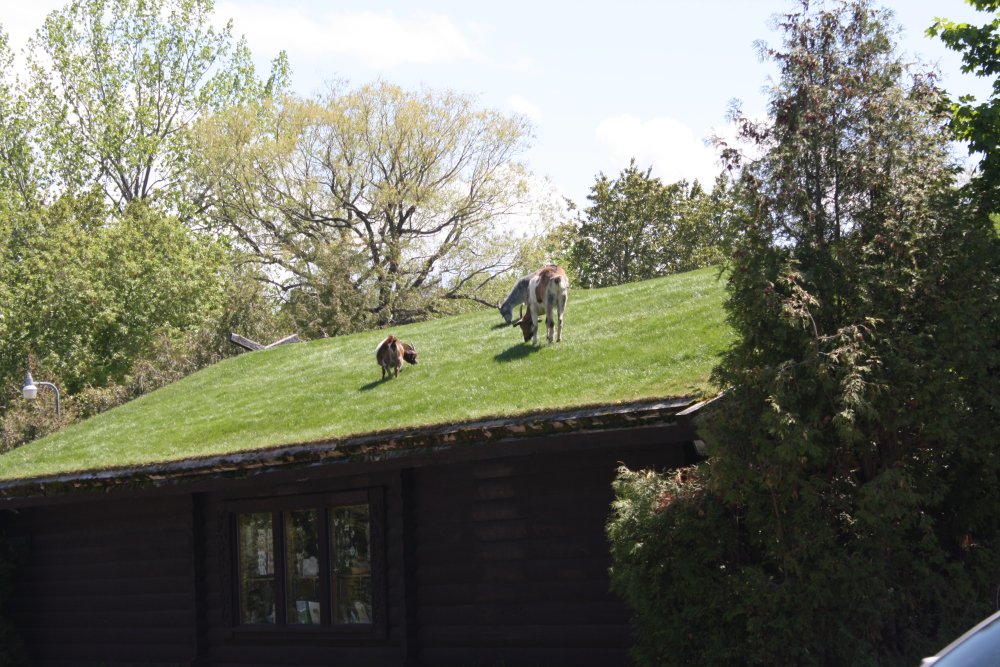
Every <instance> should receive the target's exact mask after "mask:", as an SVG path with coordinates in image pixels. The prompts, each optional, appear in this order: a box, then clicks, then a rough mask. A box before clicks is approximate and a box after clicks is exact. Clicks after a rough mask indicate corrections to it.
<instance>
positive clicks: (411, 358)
mask: <svg viewBox="0 0 1000 667" xmlns="http://www.w3.org/2000/svg"><path fill="white" fill-rule="evenodd" d="M403 361H405V362H406V363H408V364H416V363H417V350H416V348H415V347H413V346H412V345H410V344H409V343H403Z"/></svg>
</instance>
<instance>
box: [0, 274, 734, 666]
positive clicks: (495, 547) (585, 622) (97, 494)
mask: <svg viewBox="0 0 1000 667" xmlns="http://www.w3.org/2000/svg"><path fill="white" fill-rule="evenodd" d="M672 289H673V287H672ZM706 293H707V292H706ZM707 294H709V295H708V296H707V297H705V298H706V299H708V301H709V302H710V305H712V307H713V308H715V307H716V305H715V304H717V303H718V302H719V301H720V300H721V290H718V291H716V292H711V293H707ZM685 298H689V297H687V296H685ZM699 298H701V297H699ZM576 305H577V309H578V310H577V311H576V312H577V316H578V317H579V320H575V321H577V322H579V324H578V326H579V330H578V331H579V335H580V337H577V336H574V341H573V343H572V344H570V345H569V346H567V343H563V345H562V346H560V347H558V348H556V347H553V348H544V349H543V348H530V347H527V346H523V345H521V344H518V345H517V346H516V347H512V348H510V350H511V352H510V353H509V354H507V353H506V352H500V353H497V354H495V355H493V356H491V357H486V359H487V360H494V361H495V363H496V364H498V365H503V364H506V365H508V366H513V365H515V364H523V365H524V367H525V368H531V366H530V365H531V364H535V365H539V364H542V363H544V357H541V356H539V355H544V354H551V355H555V354H573V355H576V354H580V355H581V356H584V357H586V356H587V354H585V349H584V348H575V347H573V346H574V345H579V346H582V345H583V342H582V337H584V336H585V331H586V316H585V313H586V310H587V296H586V295H583V296H581V298H580V299H579V300H578V302H577V304H576ZM702 305H704V304H702ZM482 317H483V319H482V322H484V323H485V322H487V316H486V315H483V316H482ZM595 317H601V316H600V314H596V315H595ZM713 317H714V316H713ZM648 325H649V322H648V321H642V322H639V323H638V324H637V326H642V327H648ZM427 326H428V327H430V325H427ZM712 326H713V327H717V328H722V327H723V326H724V325H723V324H722V315H721V310H720V312H719V315H718V321H717V322H716V323H715V324H713V325H712ZM483 327H484V330H485V331H486V332H487V333H486V334H484V336H486V337H487V339H488V340H496V341H503V340H506V336H504V335H503V334H505V333H506V329H501V330H495V329H493V328H490V327H489V325H488V324H484V325H483ZM462 330H463V331H467V330H468V327H467V326H463V327H462ZM431 331H433V330H432V329H430V328H427V329H426V330H425V329H420V328H416V329H414V330H412V331H407V337H408V338H409V339H410V340H412V341H414V342H415V343H417V345H418V346H420V347H421V349H422V355H423V356H422V361H421V365H420V366H416V367H414V374H413V375H411V376H409V377H408V378H407V382H406V383H395V382H394V383H381V382H371V383H368V384H362V385H361V386H360V387H358V386H357V385H354V386H351V387H348V388H346V389H345V390H344V391H345V392H348V391H349V393H351V394H356V395H357V396H359V397H360V399H359V400H360V401H361V402H362V403H363V402H365V401H368V400H370V398H369V397H370V396H371V395H373V394H377V393H378V392H389V391H393V392H405V391H410V390H411V387H412V391H414V392H416V394H415V396H417V395H418V394H420V393H426V391H425V390H424V389H421V387H420V386H418V385H419V382H420V380H421V376H420V375H419V373H428V374H433V373H435V372H443V371H441V370H440V369H441V367H443V366H444V365H445V360H444V359H443V358H444V355H446V354H448V353H452V352H453V353H454V354H455V355H458V356H460V355H463V354H466V355H468V354H470V353H469V352H468V351H465V350H463V349H461V348H460V347H459V346H457V344H450V343H448V342H447V341H446V342H445V343H440V344H437V345H435V344H434V343H433V341H431V342H430V343H427V344H422V341H424V340H426V338H427V336H429V333H428V332H431ZM612 334H613V335H614V336H616V337H620V336H621V335H622V329H621V328H619V329H617V330H615V331H614V332H612ZM422 335H423V338H421V336H422ZM609 335H611V334H609ZM491 336H492V337H493V338H489V337H491ZM381 337H382V336H380V335H378V334H377V332H375V333H372V334H369V335H368V338H367V339H366V338H364V336H361V337H360V338H359V339H358V341H357V343H356V345H355V344H354V343H352V342H351V337H345V340H344V341H333V342H330V341H314V342H310V343H304V344H301V345H295V346H283V347H282V348H278V349H275V350H269V351H261V352H254V353H252V355H244V356H242V357H239V358H237V359H235V360H230V361H228V362H223V364H220V365H219V366H220V367H219V368H218V369H213V368H210V369H206V370H205V371H201V372H200V373H198V374H195V375H194V376H192V377H190V378H186V379H185V380H182V381H180V382H179V383H177V384H176V385H172V386H171V387H168V388H166V390H161V391H160V392H157V393H156V394H154V395H151V396H150V397H144V399H141V400H139V401H136V402H134V403H132V404H127V405H125V406H122V407H121V408H116V409H115V410H112V411H111V412H109V413H105V414H104V415H98V416H97V417H95V418H92V419H91V420H88V422H84V423H83V424H80V425H77V426H79V427H80V428H76V427H72V428H70V429H67V433H66V434H65V435H64V434H56V436H59V437H55V438H53V437H50V438H46V439H43V440H41V441H37V442H35V443H31V444H30V445H26V446H25V447H23V448H21V449H19V450H14V451H13V452H9V453H6V454H4V455H0V530H2V533H3V536H4V539H6V540H7V542H8V544H9V545H10V546H11V547H13V551H14V553H16V555H17V557H16V562H15V573H16V574H15V578H14V587H13V591H12V592H11V595H10V597H9V598H8V599H6V600H4V601H3V613H4V614H5V615H6V616H7V617H8V618H9V619H10V620H11V621H12V622H13V625H14V628H15V630H16V632H17V634H18V636H19V637H20V639H21V641H22V642H23V643H24V646H25V649H26V651H27V654H28V657H29V659H30V664H32V665H36V666H38V667H62V666H69V665H74V666H77V665H92V666H93V667H98V666H101V667H125V666H126V665H128V666H133V665H134V666H140V665H141V666H146V667H150V666H157V667H159V666H163V667H166V666H167V665H184V666H192V667H194V666H198V667H204V666H219V667H235V666H237V665H241V666H248V665H255V666H265V665H273V666H284V667H289V666H296V665H303V666H305V665H317V666H318V665H338V666H352V665H356V666H359V667H360V666H362V665H363V666H365V667H378V666H386V667H389V666H392V667H397V666H407V667H416V666H427V667H447V666H455V667H459V666H462V667H472V666H481V667H514V666H525V667H546V666H547V667H561V666H564V667H569V666H573V667H585V666H588V665H594V666H598V665H599V666H601V667H614V666H618V665H620V666H625V665H629V664H630V659H629V649H630V646H631V643H632V630H631V628H630V626H629V610H628V608H627V607H626V605H625V604H624V602H622V601H621V600H620V599H619V598H617V597H616V596H615V595H614V594H613V593H612V592H610V590H609V577H608V567H609V565H610V556H609V549H608V544H607V540H606V537H605V523H606V521H607V519H608V515H609V507H610V504H611V502H612V500H613V494H612V489H611V482H612V480H613V479H614V477H615V474H616V471H617V469H618V467H619V466H620V465H627V466H629V467H630V468H633V469H634V468H657V469H670V468H676V467H680V466H686V465H690V464H692V463H695V462H696V461H698V460H700V456H699V452H698V450H697V447H696V443H697V434H696V432H695V427H694V424H693V423H692V417H693V416H694V415H695V414H696V413H697V412H698V411H699V410H700V408H701V406H702V405H703V403H701V402H699V401H698V400H697V399H696V398H693V397H691V396H684V395H676V394H675V395H674V396H666V397H656V396H652V397H640V398H638V399H633V400H627V401H620V400H609V401H606V402H604V403H591V404H587V405H566V406H555V407H553V406H551V405H550V406H542V407H536V408H519V409H516V410H511V411H509V412H508V413H506V414H500V415H497V414H486V415H481V416H474V417H468V418H464V419H457V420H452V421H449V422H446V423H432V424H425V425H419V424H417V425H408V423H407V421H406V420H407V419H408V418H410V417H409V416H408V415H406V414H403V415H402V416H400V417H399V420H401V421H399V420H397V421H396V422H393V421H392V419H391V418H390V417H391V416H385V420H386V422H385V423H386V424H387V427H386V428H382V429H377V430H372V431H369V432H360V433H358V432H350V431H348V432H347V433H345V434H343V435H337V434H336V433H337V432H336V430H335V429H334V430H333V431H332V432H333V433H334V435H332V436H329V437H305V436H303V435H302V434H300V433H298V432H295V433H289V434H287V436H286V435H283V434H282V432H281V429H280V428H277V427H276V431H277V432H278V435H277V436H276V438H277V439H274V440H272V441H270V442H269V443H268V444H267V445H266V446H262V445H260V444H257V443H252V442H251V441H250V435H249V434H250V432H251V429H250V428H249V427H248V428H247V432H246V433H243V432H240V433H238V434H236V436H234V437H238V438H239V437H246V438H247V439H248V440H247V444H246V445H240V446H236V447H231V448H229V449H226V450H225V451H216V450H214V449H212V448H211V447H209V446H208V445H209V444H210V443H209V442H208V441H209V440H211V438H213V437H214V438H218V437H219V436H209V435H207V434H208V433H210V431H208V430H198V429H200V428H202V426H203V425H202V424H201V422H202V421H211V419H207V420H205V419H199V418H198V417H197V415H192V414H191V413H192V412H193V410H192V409H191V407H190V406H191V405H192V404H193V403H184V400H187V399H190V397H191V396H192V395H195V394H199V393H207V392H211V391H212V387H215V386H218V387H220V388H218V389H217V391H218V392H219V393H218V394H217V395H213V396H210V397H209V398H205V397H201V398H199V399H198V400H199V401H201V402H205V401H208V402H210V403H213V402H214V404H216V405H217V406H218V407H217V410H218V411H219V412H224V411H227V410H228V411H229V412H234V411H243V412H245V418H246V421H247V423H248V424H255V425H256V426H255V427H254V428H257V429H260V428H263V427H262V426H261V424H262V423H264V422H267V421H268V419H273V420H278V419H279V418H281V416H282V415H284V412H279V411H275V412H273V413H267V414H268V415H271V416H270V417H268V416H267V415H265V416H263V417H261V416H259V415H257V414H256V413H257V412H258V411H262V410H265V408H269V407H271V406H272V404H278V403H280V402H281V401H280V400H277V399H275V398H274V397H273V396H269V397H267V398H266V400H263V401H262V404H261V406H256V407H254V406H248V405H247V404H246V403H245V402H243V403H239V405H240V406H241V407H240V408H238V409H237V408H231V407H229V404H227V402H226V401H227V400H231V401H233V404H236V403H237V400H236V398H234V397H232V396H231V395H229V394H227V393H226V392H227V391H230V390H229V389H227V388H226V387H225V386H224V385H226V383H227V382H229V381H230V378H231V377H233V376H238V375H241V374H245V373H251V372H253V371H252V369H253V368H254V364H256V363H257V361H255V360H254V359H253V357H255V355H269V356H264V357H259V359H260V360H261V362H260V363H261V364H264V363H266V362H268V360H270V359H272V358H274V359H277V360H278V361H279V362H280V363H279V364H278V365H277V366H276V367H279V368H282V369H287V368H288V367H289V365H290V364H292V363H294V362H297V361H299V360H301V364H302V372H303V373H307V372H311V371H310V370H309V369H312V368H313V366H315V365H319V364H318V362H317V360H322V359H331V358H337V359H339V358H340V357H341V356H342V353H341V351H340V350H341V348H336V350H335V351H336V354H332V353H331V352H329V350H330V347H331V346H334V345H349V344H350V345H353V347H356V348H357V350H358V362H357V368H358V369H359V370H358V371H357V372H358V374H359V378H365V377H368V376H370V375H371V370H370V369H371V367H372V366H371V360H370V354H371V352H370V351H371V349H372V346H373V345H374V342H375V341H377V340H379V339H381ZM704 341H705V336H704V335H702V336H700V337H699V338H698V341H697V344H698V345H704ZM498 344H499V343H498ZM601 344H603V343H601ZM678 344H679V343H678ZM452 348H455V349H454V350H453V349H452ZM470 349H474V348H470ZM524 350H528V351H529V352H524ZM484 354H490V353H488V352H487V353H484ZM679 354H685V355H686V354H687V353H686V352H684V351H683V350H682V351H681V352H679ZM310 355H312V356H310ZM522 355H529V356H522ZM590 357H591V358H592V357H593V355H590ZM307 359H308V361H307ZM472 363H473V364H474V365H476V366H477V367H479V368H482V367H485V366H488V365H489V364H488V363H483V362H482V361H481V360H472ZM655 363H658V362H655V360H654V365H655ZM663 363H664V364H669V363H670V361H669V360H664V361H663ZM330 367H331V368H332V362H331V366H330ZM642 371H643V372H644V373H649V371H650V364H649V363H647V364H645V365H644V366H643V367H642ZM315 372H316V374H317V375H316V376H315V377H320V375H321V374H323V373H325V374H330V373H331V372H332V371H329V370H324V369H319V370H316V371H315ZM699 373H701V374H703V375H705V376H707V372H705V369H702V370H701V371H699ZM278 375H279V374H277V373H271V374H269V376H268V377H269V378H274V377H277V376H278ZM506 375H512V376H513V377H514V379H515V380H517V379H518V374H517V373H509V372H505V376H506ZM308 377H310V378H311V377H313V376H308ZM498 377H499V376H498ZM368 379H370V377H369V378H368ZM277 381H278V380H274V382H277ZM317 381H318V380H317ZM358 381H363V380H361V379H359V380H358ZM493 381H494V382H498V383H499V382H500V380H499V379H496V380H493ZM283 391H287V387H286V386H285V385H280V386H279V387H277V388H276V389H275V390H274V392H273V393H275V394H281V393H282V392H283ZM331 391H332V390H331ZM308 396H309V394H305V393H303V394H301V395H299V396H298V397H297V399H296V400H297V401H298V402H300V403H301V402H305V401H306V400H307V399H306V398H304V397H308ZM418 398H419V396H418ZM147 399H148V400H147ZM191 400H193V399H191ZM315 400H316V401H317V405H321V403H319V401H321V399H320V398H315ZM326 400H327V402H326V403H322V405H326V406H328V407H325V408H322V409H320V408H319V407H315V406H314V407H312V408H309V406H306V409H303V411H302V412H301V414H300V416H294V415H293V417H292V418H291V419H293V420H299V421H302V420H306V419H307V418H311V417H310V415H314V414H315V413H322V414H320V415H319V416H318V417H316V419H318V420H320V421H323V420H329V421H331V423H332V422H336V421H346V420H347V419H348V416H347V411H348V409H349V408H350V407H351V406H349V405H347V404H346V401H345V400H344V399H342V398H340V397H336V396H335V397H330V398H328V399H326ZM400 400H402V399H400ZM404 402H405V401H404ZM417 402H418V401H417V399H413V400H412V401H411V403H413V404H414V405H416V404H417ZM567 402H571V401H567ZM154 404H155V405H156V407H157V408H158V409H159V410H162V411H165V412H166V414H165V415H161V417H160V418H158V419H153V418H152V417H151V415H152V414H153V413H152V412H151V410H152V408H151V407H150V406H152V405H154ZM262 406H263V407H262ZM280 407H282V406H276V407H275V410H278V409H279V408H280ZM284 408H287V406H284ZM413 409H414V410H417V408H416V407H414V408H413ZM484 409H489V406H486V408H484ZM358 410H360V411H363V410H365V407H364V406H363V405H362V406H359V407H358ZM296 414H299V413H296ZM115 420H117V421H115ZM130 420H131V421H130ZM107 422H113V423H114V424H117V426H118V433H119V434H118V435H117V436H113V435H109V433H111V432H112V431H113V429H111V428H110V427H109V426H107ZM345 428H346V427H345ZM164 430H167V431H168V433H167V435H166V436H164V435H163V433H162V432H163V431H164ZM189 432H190V433H194V435H190V433H189ZM310 433H311V432H310ZM154 434H156V435H158V436H160V437H161V438H162V439H163V441H164V442H166V443H168V444H170V445H171V447H174V449H173V450H171V451H170V452H169V453H164V452H161V451H159V450H157V451H153V448H152V447H151V446H150V445H149V444H148V443H149V442H150V441H151V440H152V438H153V435H154ZM116 438H117V439H116ZM186 439H189V440H191V442H192V443H193V445H191V446H192V447H194V449H193V450H191V449H185V446H187V445H185V442H186ZM114 446H118V447H121V452H122V453H121V455H120V456H118V457H117V458H116V459H115V461H116V462H118V463H116V465H112V466H108V465H107V464H106V463H104V464H97V463H93V464H90V463H89V460H88V459H87V458H86V457H84V459H82V464H81V463H80V460H79V459H78V460H77V462H76V463H74V464H72V465H68V464H64V463H61V458H60V456H61V455H62V454H63V453H65V450H66V449H70V448H73V447H77V448H80V449H81V450H85V451H87V452H91V451H93V452H97V451H99V450H101V449H104V448H108V447H114ZM87 456H94V457H96V454H93V455H91V454H87ZM42 463H45V464H46V465H41V464H42ZM49 463H51V465H49ZM22 465H28V466H29V467H28V468H27V470H28V471H29V472H27V473H26V472H24V469H23V468H20V467H19V466H22Z"/></svg>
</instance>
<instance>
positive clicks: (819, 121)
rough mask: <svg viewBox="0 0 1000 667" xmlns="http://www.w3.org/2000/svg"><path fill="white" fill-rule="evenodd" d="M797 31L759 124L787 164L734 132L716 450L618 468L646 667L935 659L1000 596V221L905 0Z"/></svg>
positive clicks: (841, 6)
mask: <svg viewBox="0 0 1000 667" xmlns="http://www.w3.org/2000/svg"><path fill="white" fill-rule="evenodd" d="M780 27H781V28H782V29H783V31H784V33H785V44H784V50H781V51H778V50H771V49H767V48H766V47H765V48H763V51H764V53H765V55H767V56H770V57H771V58H773V59H774V60H775V61H776V62H777V63H778V65H779V67H780V71H781V78H780V80H779V81H778V82H777V84H776V86H775V87H774V89H773V90H772V92H771V104H770V118H769V120H768V121H767V122H764V123H761V122H754V121H751V120H750V119H747V118H745V117H742V116H739V115H737V117H736V120H737V122H738V123H739V125H740V127H741V128H742V134H743V137H744V138H745V139H747V140H748V142H749V143H750V144H751V148H755V149H756V150H757V151H758V152H762V153H763V157H761V158H759V159H747V158H744V157H743V156H742V155H741V154H740V153H739V152H738V151H737V149H736V148H735V147H732V146H727V147H725V148H726V156H727V157H728V159H729V160H730V161H731V163H732V165H733V167H734V168H738V170H739V171H740V182H739V196H740V197H741V198H742V200H743V202H744V204H743V206H744V210H745V217H744V219H742V220H741V221H740V222H741V234H740V237H739V238H738V239H737V240H736V242H735V256H734V259H733V262H732V267H731V273H730V278H729V294H730V297H729V301H728V302H727V311H728V314H729V320H730V322H731V324H732V325H733V327H734V329H735V330H736V333H737V342H736V343H735V344H734V345H733V347H732V348H731V349H730V350H729V351H728V352H727V353H726V354H725V355H724V357H723V361H722V363H721V364H720V365H719V366H718V368H717V369H716V371H715V374H714V377H715V379H716V381H717V382H718V383H719V384H720V385H721V386H723V387H726V388H727V393H726V395H725V397H724V398H723V399H722V400H721V401H720V407H719V408H717V409H716V410H714V411H713V412H712V414H710V415H709V416H708V417H707V418H706V421H705V424H704V427H703V432H704V435H705V439H706V441H707V442H708V443H709V445H710V451H711V456H712V458H711V461H710V462H709V463H708V464H705V465H703V466H700V467H698V468H696V469H692V470H689V471H685V472H684V473H682V474H680V475H678V476H676V477H673V478H670V477H662V476H657V475H652V474H649V473H631V472H628V471H623V472H622V473H621V474H620V476H619V480H618V483H617V485H616V491H617V493H618V500H617V502H616V505H615V513H614V516H613V518H612V520H611V523H610V524H609V536H610V538H611V540H612V545H613V554H614V568H613V571H612V577H613V583H614V586H615V588H616V590H617V591H619V593H621V594H622V595H624V596H625V597H626V599H628V600H629V602H630V603H631V604H632V605H633V607H634V609H635V612H636V624H637V629H638V633H637V646H636V658H637V659H638V660H639V662H640V664H645V665H666V664H717V665H726V664H732V665H774V664H795V665H830V664H850V665H868V664H872V665H874V664H899V665H911V664H915V663H916V662H917V661H919V658H920V656H921V654H924V655H926V654H929V653H931V652H933V650H934V649H936V648H939V647H940V646H942V645H944V644H945V643H947V641H948V640H949V639H950V638H951V637H952V636H954V634H955V633H957V632H958V631H959V630H960V629H961V628H963V627H965V626H968V625H969V624H971V623H972V622H973V621H974V620H977V619H978V617H980V616H981V615H985V613H986V612H987V611H988V610H989V609H990V607H991V605H992V603H993V600H994V591H995V588H996V584H997V581H996V572H997V569H998V566H1000V551H998V548H1000V533H998V526H997V525H996V524H995V521H993V520H991V519H989V518H988V517H990V516H995V515H996V513H997V512H998V511H1000V496H998V494H997V492H996V489H997V480H998V477H1000V465H998V464H1000V461H998V460H997V456H996V452H995V451H994V449H995V448H994V447H993V446H992V445H993V443H996V442H997V441H998V435H1000V423H998V419H1000V410H998V409H997V408H998V407H1000V406H998V402H997V401H998V399H997V397H998V396H1000V386H998V377H1000V373H998V369H1000V358H998V346H997V340H996V332H997V331H998V330H1000V312H998V310H1000V284H998V269H997V265H996V262H995V259H994V258H995V257H996V256H997V255H996V253H997V250H998V249H997V247H996V242H997V239H996V236H995V234H994V233H993V231H992V224H991V223H990V222H989V220H987V219H986V217H985V216H982V215H979V214H977V213H976V212H975V210H974V209H971V208H970V207H969V206H968V205H967V204H968V202H966V201H964V200H962V199H961V198H960V196H959V194H958V192H957V191H956V190H954V189H953V187H954V186H953V183H954V179H953V173H954V171H953V169H952V167H951V164H950V163H949V160H948V155H947V141H948V136H947V134H946V132H945V131H944V125H945V123H946V121H947V119H946V118H945V117H943V115H942V113H941V110H942V108H943V105H942V104H941V98H940V93H939V91H937V90H936V89H935V88H934V86H933V85H932V84H931V80H930V79H929V78H927V77H925V76H922V75H921V74H920V73H919V72H917V73H912V74H911V73H909V72H907V70H906V68H904V67H903V65H902V64H901V62H900V60H899V58H898V56H897V55H896V53H895V50H894V44H893V39H892V31H891V24H890V18H889V16H888V15H887V14H885V13H884V12H882V11H878V10H875V9H873V8H872V7H871V6H870V5H869V4H868V3H867V2H866V1H865V0H845V1H844V2H839V3H833V4H832V5H822V6H820V7H818V8H817V7H816V5H815V3H808V2H805V1H803V2H802V11H801V12H795V13H791V14H788V15H786V16H784V17H782V18H781V23H780ZM694 638H696V639H697V640H696V641H695V640H694Z"/></svg>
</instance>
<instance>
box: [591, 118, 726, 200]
mask: <svg viewBox="0 0 1000 667" xmlns="http://www.w3.org/2000/svg"><path fill="white" fill-rule="evenodd" d="M595 135H596V138H597V141H598V143H599V144H600V145H601V146H602V147H603V148H604V149H605V150H606V151H607V156H608V157H607V160H606V161H605V163H606V164H608V168H607V169H605V171H604V173H605V174H607V175H608V176H610V177H614V176H617V175H618V172H619V171H621V170H622V169H623V168H625V167H627V166H628V163H629V160H631V159H632V158H635V161H636V164H637V166H638V167H639V168H641V169H645V168H646V167H650V166H652V168H653V174H654V175H655V176H658V177H659V178H660V179H661V180H663V181H664V182H665V183H673V182H674V181H679V180H681V179H686V180H688V181H692V180H694V179H698V180H699V181H700V182H701V183H702V185H704V186H710V185H711V183H712V181H713V180H714V179H715V176H716V175H717V174H718V173H719V172H720V171H721V167H720V166H719V164H718V158H717V156H716V154H715V150H714V149H713V148H712V147H710V146H706V145H705V141H704V139H703V138H700V137H698V136H696V135H695V133H694V132H693V131H692V130H691V128H689V127H687V126H686V125H684V124H683V123H681V122H679V121H677V120H674V119H673V118H667V117H660V118H651V119H649V120H646V121H643V120H641V119H639V118H636V117H635V116H632V115H630V114H623V115H621V116H615V117H614V118H608V119H605V120H604V121H602V122H601V123H600V124H599V125H598V126H597V129H596V131H595Z"/></svg>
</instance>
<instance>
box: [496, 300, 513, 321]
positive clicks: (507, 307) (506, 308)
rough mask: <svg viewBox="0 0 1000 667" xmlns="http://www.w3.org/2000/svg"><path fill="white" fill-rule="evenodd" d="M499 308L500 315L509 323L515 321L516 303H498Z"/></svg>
mask: <svg viewBox="0 0 1000 667" xmlns="http://www.w3.org/2000/svg"><path fill="white" fill-rule="evenodd" d="M497 310H499V311H500V317H502V318H503V321H504V322H506V323H507V324H511V323H512V322H513V320H514V304H512V303H504V304H498V305H497Z"/></svg>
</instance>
